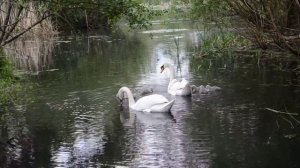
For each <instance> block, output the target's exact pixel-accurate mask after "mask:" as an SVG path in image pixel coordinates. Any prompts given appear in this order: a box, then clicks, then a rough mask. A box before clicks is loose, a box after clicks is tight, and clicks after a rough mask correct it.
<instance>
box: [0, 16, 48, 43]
mask: <svg viewBox="0 0 300 168" xmlns="http://www.w3.org/2000/svg"><path fill="white" fill-rule="evenodd" d="M50 16H51V14H44V15H43V17H42V18H41V19H40V20H39V21H37V22H35V23H34V24H32V25H31V26H30V27H28V28H27V29H25V30H23V31H22V32H20V33H18V34H17V35H15V36H13V37H12V38H10V39H8V40H6V41H4V42H3V43H2V44H1V46H5V45H6V44H8V43H10V42H12V41H13V40H15V39H17V38H19V37H20V36H22V35H23V34H24V33H26V32H28V31H29V30H31V29H32V28H33V27H35V26H36V25H38V24H40V23H41V22H42V21H44V20H45V19H47V18H48V17H50Z"/></svg>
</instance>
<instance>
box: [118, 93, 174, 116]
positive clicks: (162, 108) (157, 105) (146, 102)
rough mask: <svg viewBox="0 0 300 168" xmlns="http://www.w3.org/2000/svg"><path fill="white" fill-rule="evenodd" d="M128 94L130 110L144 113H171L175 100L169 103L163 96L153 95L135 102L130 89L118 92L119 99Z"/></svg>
mask: <svg viewBox="0 0 300 168" xmlns="http://www.w3.org/2000/svg"><path fill="white" fill-rule="evenodd" d="M124 93H125V94H126V96H127V98H128V102H129V109H130V110H134V111H143V112H159V113H163V112H169V111H170V109H171V107H172V106H173V104H174V101H175V100H171V101H169V100H168V99H166V98H165V97H164V96H162V95H158V94H152V95H149V96H144V97H142V98H140V99H139V100H138V101H136V102H135V100H134V98H133V95H132V92H131V91H130V89H129V88H128V87H121V88H120V89H119V91H118V94H117V98H119V99H120V100H122V99H123V98H124V95H125V94H124Z"/></svg>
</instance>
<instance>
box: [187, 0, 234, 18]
mask: <svg viewBox="0 0 300 168" xmlns="http://www.w3.org/2000/svg"><path fill="white" fill-rule="evenodd" d="M228 15H232V10H231V8H230V7H229V5H228V3H227V2H226V1H222V0H192V8H191V17H192V18H193V19H199V18H200V19H202V20H203V21H204V22H211V21H222V18H224V17H225V16H228Z"/></svg>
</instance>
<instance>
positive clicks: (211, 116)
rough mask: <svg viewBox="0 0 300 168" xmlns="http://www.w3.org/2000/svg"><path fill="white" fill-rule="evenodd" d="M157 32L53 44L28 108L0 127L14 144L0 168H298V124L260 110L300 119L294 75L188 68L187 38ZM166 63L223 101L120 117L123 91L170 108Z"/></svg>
mask: <svg viewBox="0 0 300 168" xmlns="http://www.w3.org/2000/svg"><path fill="white" fill-rule="evenodd" d="M180 25H181V24H180ZM183 25H184V24H183ZM174 27H175V26H174ZM162 29H163V28H161V31H155V32H138V33H131V34H125V35H122V36H119V37H106V36H105V37H103V36H89V37H88V36H80V37H60V38H59V40H60V42H57V41H56V42H55V41H54V42H53V41H52V43H53V44H52V46H53V48H52V49H51V51H48V54H49V53H50V54H49V55H48V56H47V57H46V56H45V57H43V59H42V60H38V61H36V62H38V63H37V66H35V68H30V69H37V70H39V71H41V72H39V73H35V75H29V80H30V82H32V83H33V84H32V85H33V86H32V89H31V90H30V91H28V93H27V95H26V96H27V97H28V98H29V100H28V103H27V105H24V106H18V107H17V108H16V109H12V110H11V111H10V112H11V113H9V114H8V116H7V117H6V120H5V121H3V122H1V125H0V126H1V134H0V135H1V137H2V141H5V140H7V139H9V138H11V137H14V140H13V141H12V142H11V143H13V144H14V145H16V146H15V147H13V146H12V145H5V144H1V145H2V146H1V150H2V151H1V154H0V157H1V160H0V161H1V162H0V167H119V166H120V167H121V166H125V167H201V168H207V167H239V168H250V167H282V168H283V167H284V168H286V167H291V168H292V167H300V161H299V155H300V144H299V142H300V140H299V139H300V137H299V130H300V129H299V123H297V121H299V120H300V119H299V116H295V118H296V119H297V120H295V119H293V118H292V117H290V116H289V115H286V114H276V113H274V112H270V111H268V110H266V109H265V108H272V109H276V110H280V111H288V112H290V113H298V114H299V109H300V96H299V93H300V87H299V86H300V84H299V78H298V77H299V75H298V76H297V74H295V73H293V72H291V71H288V70H282V69H278V68H277V67H274V66H269V64H268V62H262V63H258V61H257V58H256V56H255V57H254V58H250V57H246V56H245V57H243V56H242V57H241V58H236V57H231V55H232V54H233V53H225V54H224V57H220V58H215V59H208V58H207V59H195V58H193V52H194V51H195V50H199V47H198V46H199V41H198V40H197V38H196V37H197V35H198V34H197V33H196V32H195V31H194V30H193V29H188V28H187V27H184V26H183V27H180V28H178V27H176V29H174V28H170V29H163V30H162ZM149 35H150V36H151V38H150V37H149ZM174 36H175V37H176V38H179V39H180V40H179V41H180V43H179V50H178V55H177V49H176V45H175V43H174ZM62 41H63V42H62ZM45 53H46V51H45ZM250 55H251V53H250ZM253 55H255V53H253ZM164 62H170V63H173V64H174V65H175V67H176V69H177V72H176V75H177V77H179V78H181V77H184V78H186V79H188V80H189V81H190V82H191V83H192V84H195V85H198V86H199V85H201V84H202V85H206V84H210V85H217V86H219V87H222V91H221V92H220V93H218V94H212V95H193V96H192V97H175V98H176V101H175V104H174V106H173V107H172V109H171V112H170V114H145V113H142V112H141V113H129V112H128V111H127V110H126V109H124V108H122V107H121V106H120V105H119V102H118V101H117V100H116V99H115V95H116V93H117V91H118V89H119V88H120V87H121V86H128V87H129V88H131V90H132V91H133V92H134V94H135V95H136V97H137V98H139V97H140V94H139V93H140V92H142V90H143V89H144V88H153V90H154V92H155V93H159V94H162V95H165V96H166V97H168V98H169V99H171V98H174V97H172V96H170V95H168V94H167V85H168V79H167V78H166V77H165V76H164V75H162V74H160V73H159V72H160V69H159V68H160V66H161V65H162V63H164ZM200 65H201V66H200ZM209 65H210V66H209ZM283 67H284V66H283ZM287 69H288V68H287ZM42 70H44V71H42ZM46 70H48V71H46Z"/></svg>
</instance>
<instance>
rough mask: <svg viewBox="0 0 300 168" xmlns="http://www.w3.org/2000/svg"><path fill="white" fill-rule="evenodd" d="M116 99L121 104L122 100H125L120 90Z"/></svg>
mask: <svg viewBox="0 0 300 168" xmlns="http://www.w3.org/2000/svg"><path fill="white" fill-rule="evenodd" d="M116 98H117V99H118V100H120V102H122V100H123V99H124V98H126V93H124V92H123V91H122V90H121V89H120V90H119V91H118V93H117V95H116Z"/></svg>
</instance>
